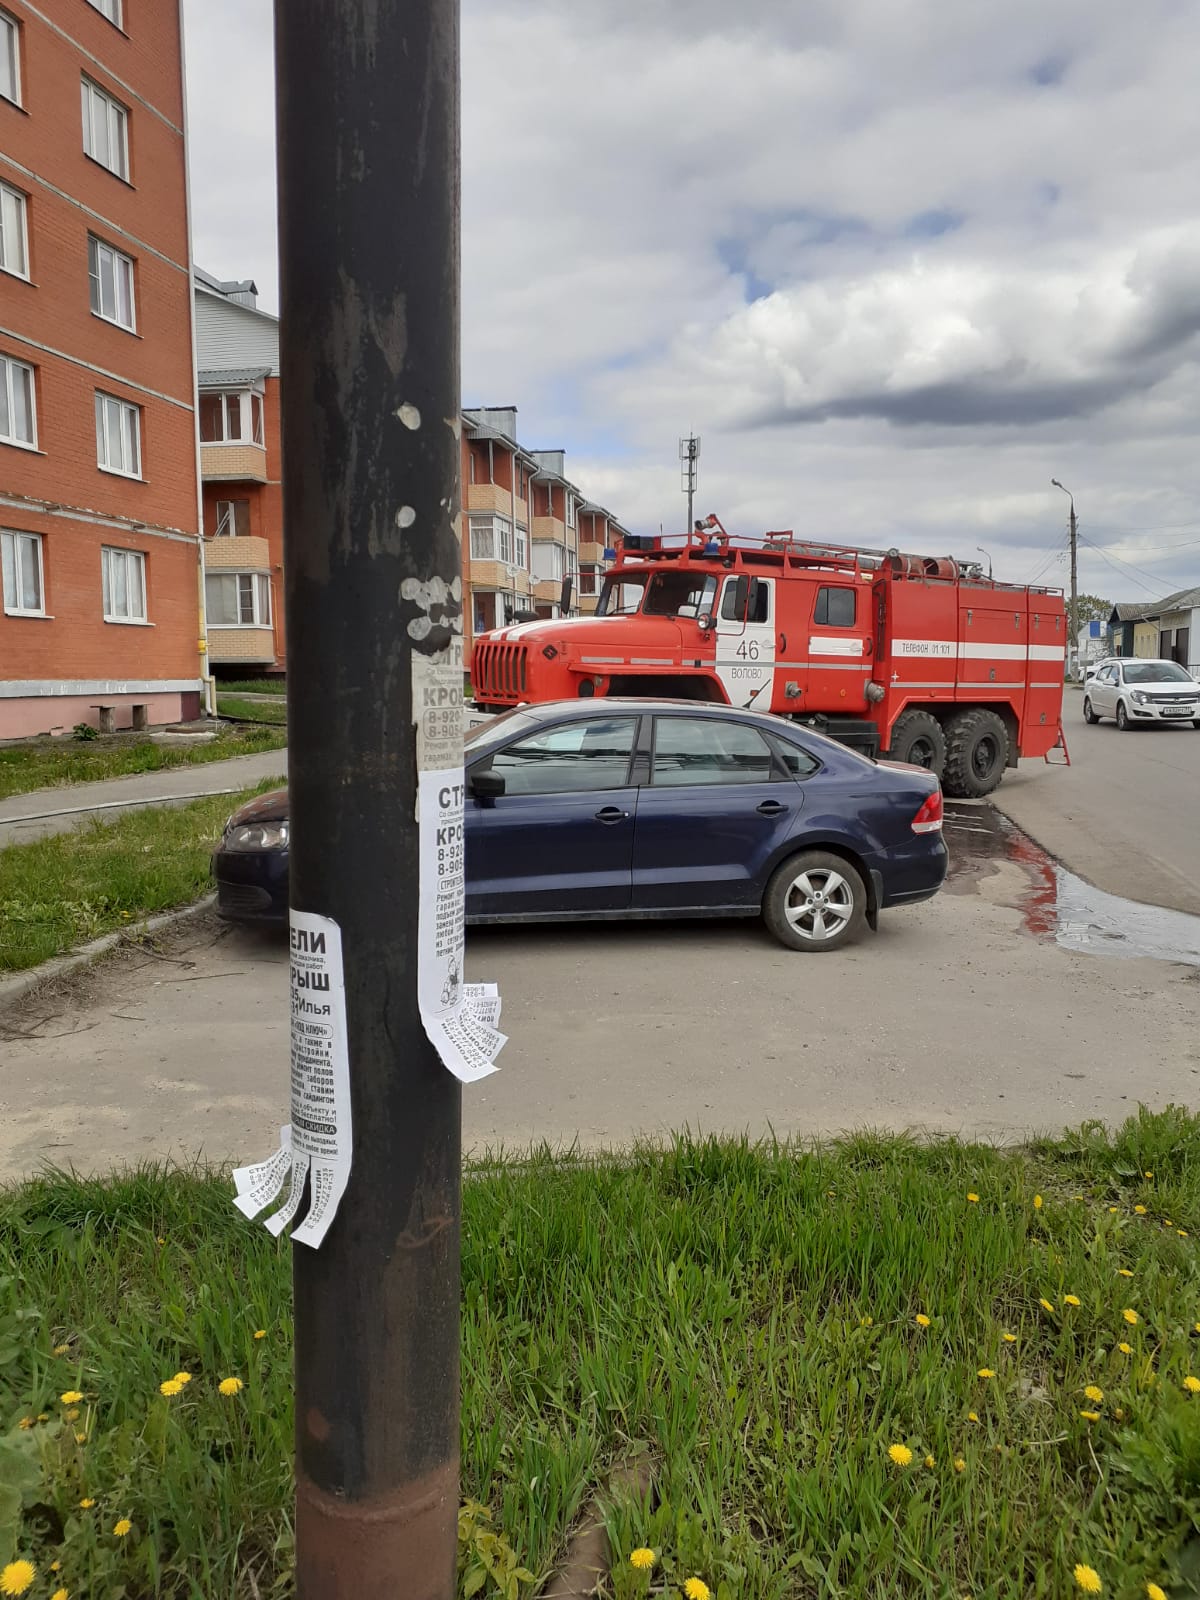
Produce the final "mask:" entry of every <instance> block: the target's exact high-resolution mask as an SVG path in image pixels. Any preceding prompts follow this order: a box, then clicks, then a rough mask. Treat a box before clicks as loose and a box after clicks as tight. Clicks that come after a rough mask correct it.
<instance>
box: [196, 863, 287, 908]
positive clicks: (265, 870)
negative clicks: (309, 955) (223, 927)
mask: <svg viewBox="0 0 1200 1600" xmlns="http://www.w3.org/2000/svg"><path fill="white" fill-rule="evenodd" d="M212 871H213V877H214V878H215V879H216V881H217V911H218V913H219V915H221V916H222V917H225V918H226V919H227V920H228V921H230V922H271V923H280V922H286V921H287V915H288V856H287V851H286V850H262V851H259V852H257V853H253V854H241V853H234V852H230V851H224V850H218V851H217V852H216V854H215V855H214V856H213V858H212Z"/></svg>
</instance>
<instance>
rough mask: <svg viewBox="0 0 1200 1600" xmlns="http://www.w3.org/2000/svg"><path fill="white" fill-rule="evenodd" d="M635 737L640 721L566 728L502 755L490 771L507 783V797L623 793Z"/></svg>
mask: <svg viewBox="0 0 1200 1600" xmlns="http://www.w3.org/2000/svg"><path fill="white" fill-rule="evenodd" d="M636 733H637V718H636V717H603V718H591V719H589V720H588V721H586V722H567V723H563V724H562V725H561V726H559V727H557V728H546V729H545V730H544V731H543V732H541V733H535V734H531V735H530V736H529V737H528V738H525V739H518V740H516V742H515V743H513V744H510V745H506V746H505V747H504V749H503V750H497V752H496V754H495V755H494V756H493V758H492V762H491V771H492V772H494V773H497V774H498V775H499V776H500V777H502V778H503V779H504V792H505V794H506V795H514V794H573V793H578V792H579V791H581V790H587V789H623V788H624V787H625V785H626V784H627V783H628V781H629V762H630V758H631V757H632V755H633V743H634V738H635V735H636Z"/></svg>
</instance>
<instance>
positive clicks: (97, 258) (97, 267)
mask: <svg viewBox="0 0 1200 1600" xmlns="http://www.w3.org/2000/svg"><path fill="white" fill-rule="evenodd" d="M88 280H89V284H90V288H91V297H92V311H93V313H94V314H95V315H96V316H98V317H103V318H104V320H105V322H115V323H116V324H117V326H118V327H121V328H128V329H129V330H130V332H133V329H134V326H135V324H134V310H133V262H132V261H131V260H130V259H129V257H128V256H125V255H122V254H121V252H120V251H119V250H114V249H113V247H112V245H110V244H105V243H104V242H103V241H102V240H100V239H96V238H93V236H92V235H91V234H89V235H88Z"/></svg>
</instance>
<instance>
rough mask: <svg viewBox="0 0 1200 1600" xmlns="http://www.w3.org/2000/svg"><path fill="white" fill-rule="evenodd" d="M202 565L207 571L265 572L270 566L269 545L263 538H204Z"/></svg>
mask: <svg viewBox="0 0 1200 1600" xmlns="http://www.w3.org/2000/svg"><path fill="white" fill-rule="evenodd" d="M204 565H205V567H206V568H207V569H208V571H209V572H249V571H253V570H254V569H256V568H258V569H261V570H262V571H264V572H266V571H269V570H270V566H271V547H270V545H269V544H268V543H267V541H266V540H265V539H251V538H240V539H238V538H230V539H227V538H219V539H205V541H204Z"/></svg>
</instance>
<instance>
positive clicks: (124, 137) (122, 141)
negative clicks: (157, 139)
mask: <svg viewBox="0 0 1200 1600" xmlns="http://www.w3.org/2000/svg"><path fill="white" fill-rule="evenodd" d="M80 88H81V97H80V104H81V109H82V114H83V152H84V154H85V155H86V156H89V157H90V158H91V160H93V161H94V162H96V163H97V165H98V166H101V167H103V168H104V170H105V171H106V172H111V173H112V174H113V175H114V176H115V177H118V178H122V179H124V181H125V182H126V183H128V182H129V107H128V106H126V105H122V103H121V102H120V101H119V100H118V99H117V98H116V96H115V95H111V94H109V92H108V90H107V89H102V88H101V87H100V85H99V84H98V83H95V82H94V81H93V80H92V79H91V78H89V77H88V76H87V75H86V74H84V76H83V77H82V78H81V79H80ZM98 103H99V104H101V105H103V108H104V117H105V122H106V126H105V130H104V131H105V141H106V143H107V144H108V147H109V152H110V154H111V152H112V146H113V134H114V132H115V133H116V134H117V135H119V137H118V139H117V141H116V143H117V145H118V146H119V161H120V165H119V166H115V167H114V166H113V165H112V164H111V163H110V162H108V161H106V160H105V159H104V157H103V156H101V155H97V153H96V152H97V149H98V148H99V146H98V145H97V143H96V138H95V133H96V120H95V119H96V110H97V104H98Z"/></svg>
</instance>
